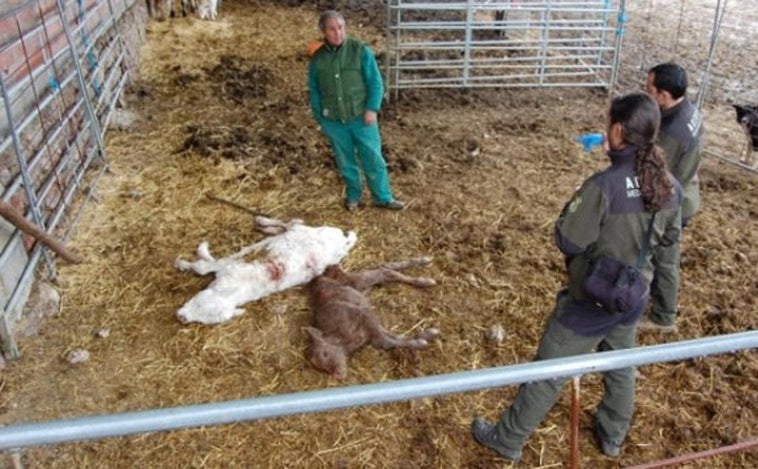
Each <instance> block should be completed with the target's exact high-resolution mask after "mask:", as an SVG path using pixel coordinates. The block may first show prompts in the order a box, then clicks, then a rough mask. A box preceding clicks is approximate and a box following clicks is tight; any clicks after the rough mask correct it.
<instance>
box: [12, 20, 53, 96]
mask: <svg viewBox="0 0 758 469" xmlns="http://www.w3.org/2000/svg"><path fill="white" fill-rule="evenodd" d="M43 20H44V19H43ZM51 21H52V24H53V25H54V24H56V23H57V22H58V21H60V19H59V18H52V19H51ZM42 27H43V26H42V24H40V25H38V26H36V27H34V28H33V29H31V30H29V31H28V32H27V33H24V34H22V35H21V36H19V37H18V39H17V40H16V41H14V42H13V43H8V44H9V46H8V47H11V45H16V44H21V43H22V42H23V41H24V40H25V39H28V36H30V35H32V33H33V34H40V31H38V30H40V29H42ZM61 34H62V33H61ZM66 49H67V48H66V47H64V48H62V49H61V50H59V51H57V53H56V54H55V55H54V56H53V57H52V58H51V61H54V60H57V59H58V58H60V57H61V56H62V55H63V54H64V53H66V52H67V51H66ZM24 65H25V64H21V65H20V66H19V68H17V69H16V70H12V71H8V72H6V73H7V74H8V75H12V74H13V73H15V72H17V71H18V70H19V69H20V68H21V67H23V66H24ZM42 71H43V70H40V68H35V69H33V70H30V71H29V73H28V74H26V75H25V76H24V78H23V79H21V80H20V81H19V82H16V83H12V84H10V85H9V86H8V90H9V94H10V95H11V96H12V95H15V94H16V91H17V89H18V88H20V87H22V86H27V87H28V86H30V83H31V82H32V81H33V80H36V79H37V78H39V76H40V75H41V74H42Z"/></svg>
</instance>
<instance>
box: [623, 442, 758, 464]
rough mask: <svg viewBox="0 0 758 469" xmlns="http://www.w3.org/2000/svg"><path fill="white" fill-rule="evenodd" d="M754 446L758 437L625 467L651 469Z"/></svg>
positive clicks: (757, 443)
mask: <svg viewBox="0 0 758 469" xmlns="http://www.w3.org/2000/svg"><path fill="white" fill-rule="evenodd" d="M756 446H758V438H753V439H752V440H748V441H743V442H741V443H735V444H733V445H729V446H722V447H720V448H715V449H709V450H705V451H699V452H697V453H690V454H684V455H682V456H677V457H675V458H669V459H661V460H659V461H653V462H649V463H647V464H639V465H637V466H627V468H626V469H653V468H657V467H665V466H671V465H674V464H677V465H679V464H681V463H683V462H690V461H695V460H698V459H705V458H710V457H712V456H718V455H720V454H726V453H733V452H735V451H744V450H746V449H750V448H755V447H756Z"/></svg>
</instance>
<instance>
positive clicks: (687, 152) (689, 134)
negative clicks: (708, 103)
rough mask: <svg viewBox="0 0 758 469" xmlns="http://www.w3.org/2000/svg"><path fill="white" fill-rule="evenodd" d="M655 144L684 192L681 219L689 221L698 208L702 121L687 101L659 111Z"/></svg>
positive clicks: (695, 109) (698, 113)
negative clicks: (659, 122)
mask: <svg viewBox="0 0 758 469" xmlns="http://www.w3.org/2000/svg"><path fill="white" fill-rule="evenodd" d="M658 138H659V142H658V144H659V145H660V146H661V148H663V151H664V152H665V154H666V161H667V163H668V167H669V171H671V174H673V175H674V177H675V178H676V180H677V181H679V184H681V185H682V191H684V201H683V202H682V219H683V220H689V219H690V218H692V216H693V215H695V213H696V212H697V211H698V209H699V208H700V182H699V181H698V176H697V171H698V169H699V168H700V160H701V150H702V141H703V119H702V116H701V114H700V112H698V110H697V108H695V106H693V105H692V103H690V102H689V101H688V100H687V98H684V99H683V100H682V102H680V103H679V104H677V105H676V106H674V107H672V108H671V109H667V110H665V111H661V130H660V133H659V136H658Z"/></svg>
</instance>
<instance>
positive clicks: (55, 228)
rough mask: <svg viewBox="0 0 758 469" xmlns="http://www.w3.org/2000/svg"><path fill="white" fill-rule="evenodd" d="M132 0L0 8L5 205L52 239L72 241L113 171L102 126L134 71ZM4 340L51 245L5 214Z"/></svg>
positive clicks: (66, 0)
mask: <svg viewBox="0 0 758 469" xmlns="http://www.w3.org/2000/svg"><path fill="white" fill-rule="evenodd" d="M135 5H136V0H105V1H97V0H26V1H13V2H12V3H10V4H8V5H7V6H6V9H4V11H0V29H1V30H2V33H1V34H0V41H2V42H0V90H1V91H2V101H3V105H2V107H3V109H2V112H0V116H1V117H0V131H1V132H0V136H2V140H0V183H2V198H1V200H2V202H3V203H4V204H8V205H10V206H11V207H12V208H13V209H15V210H16V211H17V212H18V213H19V214H23V215H27V216H28V218H29V221H31V222H32V223H33V224H34V225H36V226H37V227H38V228H40V229H41V230H43V231H44V232H46V233H48V234H50V235H51V236H53V237H58V238H62V239H66V238H68V236H69V235H70V234H71V232H72V230H73V228H74V226H75V224H76V220H77V219H78V217H79V215H80V214H81V210H82V209H83V208H84V206H85V205H86V202H87V201H88V200H89V198H90V196H91V194H92V193H94V187H95V186H96V184H97V180H98V179H99V177H100V176H101V175H102V174H103V172H104V171H105V170H106V169H107V158H106V154H105V148H104V145H103V133H104V131H105V128H106V127H107V123H108V118H109V116H110V113H111V111H112V110H113V109H114V108H115V105H116V100H117V98H118V97H119V95H120V93H121V90H122V89H123V87H124V85H125V83H126V82H127V80H128V76H129V73H128V72H129V68H130V67H129V63H128V61H127V60H126V56H127V54H128V48H127V46H126V44H125V41H124V38H123V35H122V29H123V28H128V27H130V26H129V25H128V23H126V22H124V21H123V19H124V16H125V15H126V14H127V13H129V14H132V10H133V9H134V8H133V7H134V6H135ZM0 249H1V251H0V272H2V275H0V306H1V307H2V310H0V341H1V345H2V349H3V351H4V353H5V355H6V356H8V357H15V356H17V355H18V350H17V347H16V344H15V340H14V338H13V334H12V324H13V323H14V322H15V321H16V320H17V318H18V316H19V315H20V313H21V309H22V306H23V304H24V303H25V301H26V298H27V297H28V294H29V291H30V289H31V285H32V283H33V281H34V277H35V274H36V273H37V272H36V271H37V267H38V264H39V262H40V260H43V259H44V267H45V268H46V271H47V275H48V276H49V277H50V278H55V276H56V271H55V263H54V260H53V258H52V256H50V254H49V252H48V249H47V248H45V247H44V246H43V245H42V244H41V243H39V242H37V240H35V239H34V238H32V237H31V236H29V235H27V234H25V233H24V232H22V231H21V230H20V229H19V228H18V227H15V226H13V225H11V224H10V223H7V222H5V221H4V220H0Z"/></svg>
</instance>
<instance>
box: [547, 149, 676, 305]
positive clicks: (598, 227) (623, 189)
mask: <svg viewBox="0 0 758 469" xmlns="http://www.w3.org/2000/svg"><path fill="white" fill-rule="evenodd" d="M635 152H636V149H635V148H634V147H626V148H625V149H623V150H620V151H611V152H609V153H608V156H609V157H610V158H611V166H609V167H608V168H607V169H605V170H603V171H601V172H598V173H595V174H594V175H593V176H592V177H590V178H589V179H588V180H586V181H585V182H584V184H582V186H581V188H580V189H579V190H578V191H577V192H576V194H574V197H573V198H572V199H571V201H569V203H567V204H566V206H565V207H564V208H563V211H562V212H561V215H560V216H559V218H558V220H557V222H556V225H555V242H556V245H557V246H558V249H560V251H561V252H562V253H563V254H564V255H565V256H566V261H567V266H568V277H569V278H568V289H569V292H570V293H571V296H572V297H573V298H574V299H575V300H583V299H584V298H585V295H584V290H583V288H582V283H583V281H584V278H585V277H586V274H587V268H588V266H589V262H590V259H594V258H595V257H597V256H608V257H612V258H614V259H616V260H618V261H621V262H623V263H625V264H627V265H635V264H636V263H637V257H638V255H639V253H640V251H641V249H642V244H643V242H644V239H645V234H646V231H647V225H648V223H649V221H650V218H651V214H650V213H649V212H646V211H645V209H644V206H643V202H642V197H641V195H640V192H639V186H638V183H637V177H636V174H635V171H634V158H635V156H634V153H635ZM672 181H673V178H672ZM674 183H675V191H676V193H675V194H674V196H673V197H672V198H671V200H670V201H669V203H668V204H667V205H666V206H665V207H664V208H663V209H662V210H660V211H659V212H657V214H656V217H655V223H654V225H653V234H652V236H651V240H650V244H649V251H648V255H647V258H646V259H645V262H644V264H643V269H642V270H643V275H644V276H645V278H646V279H647V280H648V281H651V280H652V279H653V270H654V269H655V271H656V273H657V275H658V284H659V288H660V290H661V292H662V297H663V298H661V299H660V303H661V305H660V306H661V308H662V309H664V310H666V311H672V312H676V307H677V302H678V292H679V235H680V231H681V228H680V227H681V211H680V206H681V202H682V200H681V199H682V196H681V189H680V187H679V184H677V183H676V181H674Z"/></svg>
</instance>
